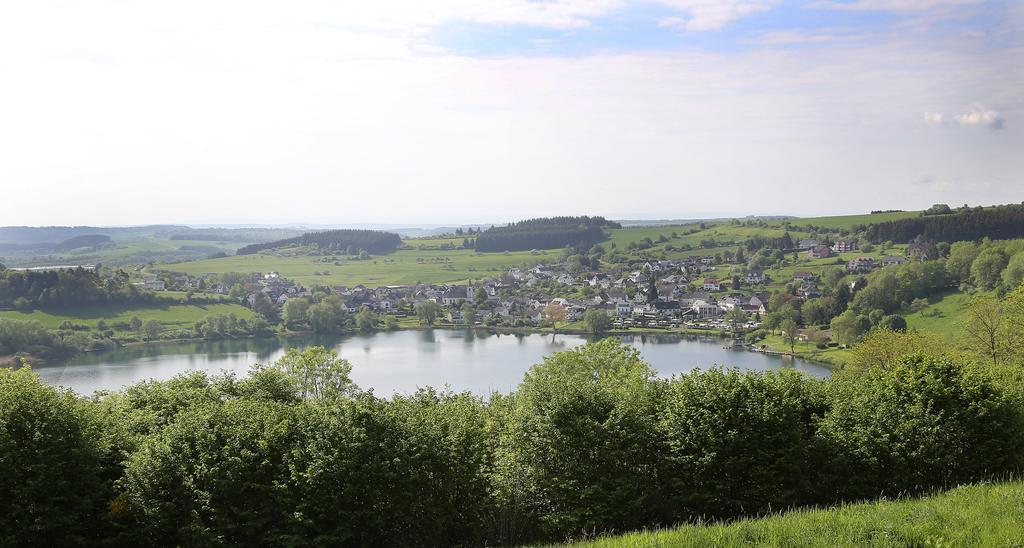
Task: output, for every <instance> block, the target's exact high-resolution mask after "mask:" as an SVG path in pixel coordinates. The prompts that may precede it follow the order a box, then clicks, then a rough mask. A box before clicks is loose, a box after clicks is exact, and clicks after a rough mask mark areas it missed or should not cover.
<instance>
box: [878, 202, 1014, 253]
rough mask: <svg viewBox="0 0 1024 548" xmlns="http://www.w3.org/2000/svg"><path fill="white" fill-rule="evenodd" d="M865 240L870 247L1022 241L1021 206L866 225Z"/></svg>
mask: <svg viewBox="0 0 1024 548" xmlns="http://www.w3.org/2000/svg"><path fill="white" fill-rule="evenodd" d="M864 235H865V237H866V238H867V239H868V240H869V241H871V242H872V243H876V244H878V243H882V242H886V241H890V242H895V243H908V242H911V241H914V240H915V239H917V238H920V239H922V240H925V241H929V240H930V241H934V242H956V241H961V240H980V239H982V238H991V239H993V240H1004V239H1011V238H1020V237H1024V205H1021V204H1010V205H1000V206H994V207H987V208H982V207H976V208H973V209H967V210H958V212H957V213H954V214H950V215H937V214H933V215H928V216H922V217H918V218H915V219H900V220H897V221H885V222H882V223H874V224H870V225H868V226H867V227H866V228H865V229H864Z"/></svg>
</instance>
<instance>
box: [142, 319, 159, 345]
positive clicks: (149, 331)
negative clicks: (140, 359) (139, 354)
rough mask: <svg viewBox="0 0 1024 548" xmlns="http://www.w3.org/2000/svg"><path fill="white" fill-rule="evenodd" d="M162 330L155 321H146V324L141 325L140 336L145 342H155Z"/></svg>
mask: <svg viewBox="0 0 1024 548" xmlns="http://www.w3.org/2000/svg"><path fill="white" fill-rule="evenodd" d="M163 330H164V326H163V325H161V324H160V322H159V321H157V320H146V323H144V324H142V330H141V331H142V336H143V337H144V338H145V339H146V340H147V341H155V340H157V339H159V338H160V333H161V332H162V331H163Z"/></svg>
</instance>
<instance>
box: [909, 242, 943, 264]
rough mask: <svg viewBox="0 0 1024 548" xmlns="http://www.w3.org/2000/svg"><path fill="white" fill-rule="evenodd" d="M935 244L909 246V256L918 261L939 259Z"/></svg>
mask: <svg viewBox="0 0 1024 548" xmlns="http://www.w3.org/2000/svg"><path fill="white" fill-rule="evenodd" d="M938 255H939V253H938V249H937V248H936V247H935V242H914V243H912V244H910V245H908V246H907V256H909V257H910V258H911V259H916V260H918V261H926V260H928V259H934V258H936V257H938Z"/></svg>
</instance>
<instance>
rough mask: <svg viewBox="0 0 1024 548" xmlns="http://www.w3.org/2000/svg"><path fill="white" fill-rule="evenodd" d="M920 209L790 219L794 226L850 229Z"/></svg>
mask: <svg viewBox="0 0 1024 548" xmlns="http://www.w3.org/2000/svg"><path fill="white" fill-rule="evenodd" d="M920 213H921V212H920V211H897V212H894V213H874V214H866V215H835V216H831V217H800V218H797V219H790V221H789V222H790V224H792V225H793V226H820V227H823V228H833V229H836V228H838V229H843V228H845V229H849V228H851V227H853V226H854V225H866V224H870V223H884V222H885V221H897V220H899V219H910V218H913V217H917V216H918V215H920Z"/></svg>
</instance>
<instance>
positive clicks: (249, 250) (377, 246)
mask: <svg viewBox="0 0 1024 548" xmlns="http://www.w3.org/2000/svg"><path fill="white" fill-rule="evenodd" d="M400 245H402V237H401V236H399V235H398V234H395V233H392V232H382V231H379V230H325V231H322V232H307V233H306V234H303V235H302V236H296V237H294V238H285V239H283V240H276V241H273V242H266V243H261V244H251V245H247V246H245V247H243V248H241V249H239V250H238V251H237V252H236V253H237V254H238V255H252V254H254V253H259V252H261V251H266V250H268V249H276V248H279V247H290V246H313V247H317V248H319V249H321V250H325V251H335V252H342V251H345V250H349V249H352V248H354V249H360V250H363V251H366V252H368V253H377V254H385V253H391V252H392V251H394V250H395V249H397V248H398V247H399V246H400ZM349 254H350V255H351V254H352V253H351V252H350V253H349Z"/></svg>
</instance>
